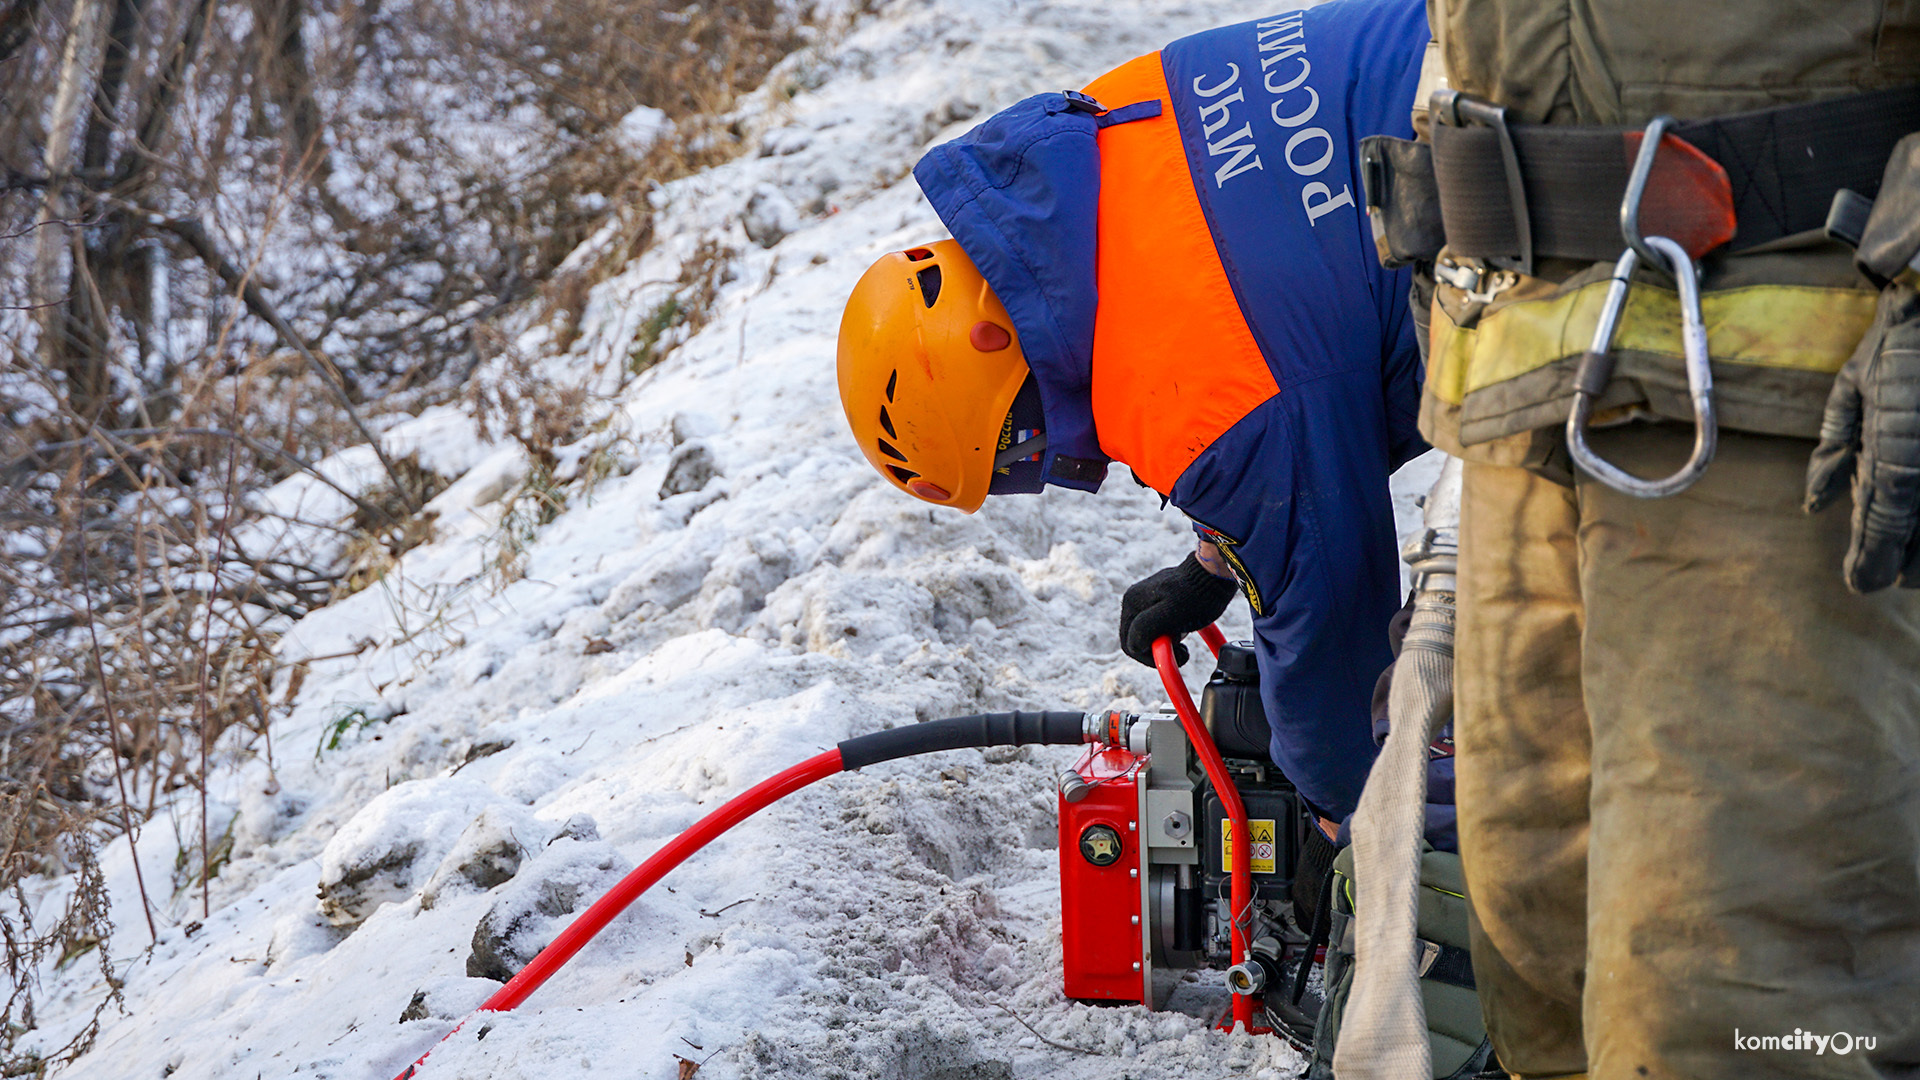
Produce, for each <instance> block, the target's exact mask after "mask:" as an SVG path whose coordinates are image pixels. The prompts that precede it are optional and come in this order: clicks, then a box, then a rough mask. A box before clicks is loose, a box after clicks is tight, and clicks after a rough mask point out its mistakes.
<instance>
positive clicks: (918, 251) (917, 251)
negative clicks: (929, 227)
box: [903, 248, 933, 262]
mask: <svg viewBox="0 0 1920 1080" xmlns="http://www.w3.org/2000/svg"><path fill="white" fill-rule="evenodd" d="M903 254H905V255H906V257H907V261H908V262H925V261H926V260H928V259H931V258H933V252H932V251H930V250H928V249H926V248H911V249H909V250H907V251H906V252H904V253H903Z"/></svg>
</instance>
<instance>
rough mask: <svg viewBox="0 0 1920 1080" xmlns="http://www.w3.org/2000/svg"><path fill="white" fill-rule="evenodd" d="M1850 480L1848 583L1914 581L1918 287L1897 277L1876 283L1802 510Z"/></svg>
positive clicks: (1918, 495) (1917, 574) (1822, 502)
mask: <svg viewBox="0 0 1920 1080" xmlns="http://www.w3.org/2000/svg"><path fill="white" fill-rule="evenodd" d="M1849 481H1851V482H1852V489H1853V539H1852V541H1851V542H1850V543H1849V544H1848V545H1847V554H1846V560H1845V563H1844V566H1843V573H1844V575H1845V577H1846V581H1847V587H1848V588H1850V589H1852V590H1853V591H1855V592H1858V593H1870V592H1874V591H1876V590H1879V589H1884V588H1886V587H1887V586H1889V585H1892V584H1895V583H1896V582H1897V583H1899V584H1900V585H1903V586H1905V587H1907V588H1914V587H1920V545H1916V542H1915V541H1916V535H1915V534H1916V532H1920V293H1916V292H1915V291H1914V289H1913V287H1912V286H1911V285H1907V284H1903V283H1901V282H1894V283H1892V284H1890V285H1888V286H1887V287H1886V288H1884V289H1882V290H1881V292H1880V306H1879V310H1878V312H1877V314H1876V316H1875V318H1874V321H1873V328H1872V329H1871V330H1868V331H1867V336H1866V337H1865V338H1863V339H1861V342H1860V345H1859V347H1858V348H1856V349H1855V350H1854V352H1853V356H1852V357H1851V358H1849V359H1848V360H1847V362H1846V365H1845V366H1843V367H1842V368H1841V369H1840V374H1839V375H1838V376H1837V377H1836V378H1835V379H1834V383H1833V392H1832V393H1831V394H1830V395H1828V397H1827V411H1826V415H1825V416H1824V417H1822V418H1821V422H1820V445H1819V446H1817V447H1815V448H1814V451H1813V459H1812V460H1811V461H1810V462H1809V463H1808V466H1807V501H1806V508H1807V512H1808V513H1814V512H1816V511H1819V510H1822V509H1824V508H1826V507H1827V506H1828V505H1830V504H1832V503H1833V502H1834V501H1835V500H1837V499H1838V498H1839V497H1840V493H1841V492H1842V491H1843V490H1845V489H1846V488H1847V486H1848V482H1849Z"/></svg>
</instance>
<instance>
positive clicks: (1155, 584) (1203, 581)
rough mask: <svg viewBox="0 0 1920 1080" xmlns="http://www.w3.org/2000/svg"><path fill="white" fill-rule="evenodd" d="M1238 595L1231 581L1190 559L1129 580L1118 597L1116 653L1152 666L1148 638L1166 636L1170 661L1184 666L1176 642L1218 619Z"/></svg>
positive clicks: (1183, 653) (1182, 648)
mask: <svg viewBox="0 0 1920 1080" xmlns="http://www.w3.org/2000/svg"><path fill="white" fill-rule="evenodd" d="M1239 591H1240V586H1239V585H1237V584H1235V583H1234V582H1232V581H1229V580H1228V579H1226V578H1223V577H1215V576H1214V575H1212V574H1211V573H1208V572H1207V568H1206V567H1204V566H1201V565H1200V559H1199V557H1198V556H1195V555H1188V556H1187V559H1186V561H1185V562H1183V563H1181V564H1180V565H1179V566H1170V567H1168V568H1166V569H1165V570H1162V571H1160V572H1159V573H1157V574H1154V575H1153V576H1151V577H1149V578H1146V579H1145V580H1142V581H1136V582H1134V583H1133V586H1132V587H1131V588H1129V589H1128V590H1127V594H1126V595H1125V596H1123V597H1121V598H1120V651H1122V652H1124V653H1126V654H1127V655H1128V656H1131V657H1133V658H1134V659H1135V660H1138V661H1140V662H1141V663H1143V664H1145V665H1147V666H1148V667H1153V666H1154V663H1153V642H1154V639H1156V638H1163V637H1170V638H1172V639H1173V659H1174V661H1175V662H1176V663H1181V664H1184V663H1186V662H1187V647H1186V646H1185V645H1182V644H1181V643H1180V639H1181V638H1183V637H1185V636H1187V635H1188V634H1191V633H1193V632H1194V631H1196V630H1199V629H1201V628H1202V627H1205V626H1207V625H1209V624H1210V623H1212V622H1213V621H1214V620H1215V619H1218V618H1219V617H1220V616H1221V614H1222V613H1223V612H1225V611H1226V610H1227V605H1228V604H1230V603H1232V602H1233V596H1234V594H1235V593H1237V592H1239Z"/></svg>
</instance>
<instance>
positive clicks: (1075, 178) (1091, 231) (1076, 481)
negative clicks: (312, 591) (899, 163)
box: [913, 93, 1159, 491]
mask: <svg viewBox="0 0 1920 1080" xmlns="http://www.w3.org/2000/svg"><path fill="white" fill-rule="evenodd" d="M1153 104H1155V105H1156V106H1157V105H1158V104H1159V103H1158V102H1154V103H1153ZM1098 110H1099V106H1098V105H1097V104H1095V103H1094V102H1093V101H1092V99H1090V98H1088V97H1086V96H1085V95H1082V94H1067V93H1053V94H1039V95H1036V96H1034V97H1030V98H1028V99H1026V100H1025V101H1022V102H1020V103H1019V104H1017V105H1014V106H1013V107H1012V108H1009V109H1007V110H1005V111H1004V112H1001V113H999V114H997V115H995V116H994V117H993V118H992V119H990V120H988V121H987V122H986V123H984V124H981V125H980V126H979V127H976V128H974V129H973V130H972V131H969V132H968V133H966V134H965V135H963V136H961V137H960V138H958V139H955V140H954V141H952V142H949V143H943V144H941V145H939V146H936V147H934V148H933V149H932V150H930V151H928V152H927V155H926V156H925V157H923V158H921V159H920V163H919V164H918V165H916V166H914V170H913V178H914V180H916V181H917V182H918V183H919V184H920V190H921V191H923V192H925V193H926V196H927V201H928V202H930V203H932V204H933V208H934V211H935V212H936V213H938V214H939V215H940V220H941V221H942V222H943V223H944V224H945V225H946V226H947V228H948V229H949V230H951V231H952V232H953V238H954V239H955V240H957V241H959V242H960V246H961V248H962V249H964V250H965V251H966V253H967V256H968V257H969V258H971V259H972V260H973V263H974V265H975V266H977V267H979V268H980V273H981V275H982V276H984V277H985V278H986V279H987V284H988V285H990V286H992V287H993V291H994V292H995V293H996V294H998V295H999V297H1000V302H1001V303H1002V304H1005V305H1006V308H1007V314H1008V316H1009V317H1010V318H1012V320H1013V327H1014V330H1015V331H1016V332H1017V333H1018V334H1019V336H1020V347H1021V350H1022V351H1023V352H1024V353H1025V354H1026V358H1027V365H1028V366H1029V367H1030V368H1032V370H1033V374H1034V381H1035V382H1036V383H1038V384H1039V388H1040V403H1041V411H1042V412H1043V413H1044V415H1045V418H1046V430H1047V456H1046V460H1045V462H1044V471H1043V475H1044V477H1045V479H1046V480H1047V482H1049V483H1053V484H1059V485H1061V486H1063V487H1071V488H1077V489H1079V490H1081V491H1097V490H1099V487H1100V481H1101V479H1102V478H1104V477H1105V475H1106V471H1107V465H1108V462H1109V459H1108V458H1107V456H1106V455H1104V454H1102V453H1101V452H1100V440H1099V438H1098V436H1097V435H1096V433H1095V431H1094V426H1093V404H1092V387H1093V317H1094V310H1095V308H1096V307H1097V306H1098V304H1099V294H1098V288H1097V285H1096V279H1095V263H1094V255H1095V251H1096V239H1097V236H1096V231H1095V225H1096V220H1097V216H1098V211H1099V202H1100V200H1099V193H1100V148H1099V144H1098V142H1097V141H1096V138H1095V136H1096V133H1097V132H1098V131H1099V129H1100V127H1101V126H1102V124H1101V122H1100V118H1099V117H1097V116H1096V115H1095V113H1097V112H1098ZM1156 111H1157V110H1156Z"/></svg>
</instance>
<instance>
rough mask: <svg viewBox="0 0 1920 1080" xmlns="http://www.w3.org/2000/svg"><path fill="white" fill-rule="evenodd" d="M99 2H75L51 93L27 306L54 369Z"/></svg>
mask: <svg viewBox="0 0 1920 1080" xmlns="http://www.w3.org/2000/svg"><path fill="white" fill-rule="evenodd" d="M100 11H101V5H100V0H74V4H73V18H72V19H71V20H70V21H69V22H68V24H67V43H66V48H65V50H64V51H63V52H62V54H61V57H60V81H59V83H58V85H57V87H56V89H55V91H54V96H53V114H52V117H51V118H50V120H49V122H48V124H47V151H46V159H45V166H44V167H45V170H46V176H47V199H46V202H45V203H44V204H42V205H41V207H40V216H39V218H38V219H36V220H35V222H34V224H35V226H36V228H35V230H34V253H33V280H32V283H31V289H30V291H29V294H28V295H29V302H31V303H32V304H34V305H36V306H38V314H39V316H40V356H41V359H42V360H43V361H44V362H45V363H46V364H47V366H49V367H57V366H59V364H60V360H61V358H62V355H63V354H64V353H65V351H66V350H65V348H64V342H63V341H62V338H63V336H64V331H65V325H64V324H65V321H66V320H65V319H64V317H63V316H62V313H61V308H62V306H63V305H62V301H64V300H65V299H66V292H67V290H66V289H65V288H63V287H62V285H63V282H62V280H61V277H62V271H63V270H64V269H65V268H64V267H63V266H62V259H61V255H62V253H63V252H65V251H66V249H67V246H68V244H69V243H70V242H71V237H70V235H69V230H70V229H71V228H72V224H71V222H72V219H73V212H74V205H73V196H72V190H71V189H72V185H73V175H72V173H73V144H74V140H75V136H76V135H77V133H78V129H79V124H80V103H81V102H82V101H83V100H85V98H86V91H87V88H88V86H89V85H90V84H91V83H92V81H93V76H94V68H95V66H96V65H97V64H98V63H99V54H100V29H101V26H100Z"/></svg>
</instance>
